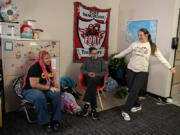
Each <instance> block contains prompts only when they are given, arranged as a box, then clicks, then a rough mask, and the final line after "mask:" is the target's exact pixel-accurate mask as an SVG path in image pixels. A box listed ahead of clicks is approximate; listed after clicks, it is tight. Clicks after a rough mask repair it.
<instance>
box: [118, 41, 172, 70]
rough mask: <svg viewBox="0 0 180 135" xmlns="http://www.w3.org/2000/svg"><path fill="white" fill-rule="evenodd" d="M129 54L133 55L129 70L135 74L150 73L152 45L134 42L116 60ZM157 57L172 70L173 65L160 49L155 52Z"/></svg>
mask: <svg viewBox="0 0 180 135" xmlns="http://www.w3.org/2000/svg"><path fill="white" fill-rule="evenodd" d="M129 53H131V54H132V56H131V58H130V61H129V63H128V69H131V70H133V71H134V72H148V67H149V58H150V56H151V47H150V43H149V42H146V43H141V42H134V43H132V44H131V45H130V46H129V47H128V48H127V49H126V50H124V51H122V52H121V53H119V54H117V55H115V58H121V57H123V56H125V55H127V54H129ZM155 57H157V58H158V59H159V60H160V62H161V63H163V64H164V65H165V66H166V67H167V68H168V69H170V68H171V65H170V64H169V62H168V61H167V60H166V59H165V58H164V57H163V55H162V53H161V52H160V51H159V49H158V48H157V50H156V52H155Z"/></svg>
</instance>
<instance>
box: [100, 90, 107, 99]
mask: <svg viewBox="0 0 180 135" xmlns="http://www.w3.org/2000/svg"><path fill="white" fill-rule="evenodd" d="M101 92H102V95H103V97H104V98H106V94H105V93H104V91H103V90H102V91H101Z"/></svg>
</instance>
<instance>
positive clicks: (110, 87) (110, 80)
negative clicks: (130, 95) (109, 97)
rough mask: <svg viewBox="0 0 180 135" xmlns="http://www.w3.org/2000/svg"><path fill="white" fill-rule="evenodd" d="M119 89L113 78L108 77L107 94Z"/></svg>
mask: <svg viewBox="0 0 180 135" xmlns="http://www.w3.org/2000/svg"><path fill="white" fill-rule="evenodd" d="M117 88H118V83H117V81H116V80H114V79H113V78H112V77H107V79H106V82H105V87H104V90H105V91H107V92H113V91H114V90H116V89H117Z"/></svg>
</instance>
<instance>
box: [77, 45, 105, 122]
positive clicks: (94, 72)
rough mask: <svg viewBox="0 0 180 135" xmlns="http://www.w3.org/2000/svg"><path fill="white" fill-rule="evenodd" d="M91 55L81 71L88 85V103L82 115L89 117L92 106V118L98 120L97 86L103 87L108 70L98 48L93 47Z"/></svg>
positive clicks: (86, 96)
mask: <svg viewBox="0 0 180 135" xmlns="http://www.w3.org/2000/svg"><path fill="white" fill-rule="evenodd" d="M89 53H90V56H91V57H89V58H87V59H86V60H85V61H84V63H83V64H82V66H81V69H80V71H81V73H82V74H83V75H84V79H85V80H84V81H85V82H84V83H85V84H86V85H87V90H86V93H85V96H84V99H83V100H84V101H85V102H86V103H85V105H84V108H83V111H82V113H81V115H82V116H87V115H88V108H89V106H90V105H91V112H90V116H91V117H92V119H97V118H98V115H97V112H96V108H97V100H96V92H97V86H98V85H101V83H102V81H103V78H104V76H105V74H107V73H108V68H107V65H106V64H105V62H104V60H103V59H102V58H98V51H97V49H96V48H94V47H91V48H90V49H89Z"/></svg>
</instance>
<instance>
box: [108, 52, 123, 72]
mask: <svg viewBox="0 0 180 135" xmlns="http://www.w3.org/2000/svg"><path fill="white" fill-rule="evenodd" d="M116 54H117V53H115V54H112V55H111V56H110V61H109V69H113V70H118V69H119V68H121V67H124V66H125V64H126V62H125V57H122V58H116V59H112V57H113V56H114V55H116Z"/></svg>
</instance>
